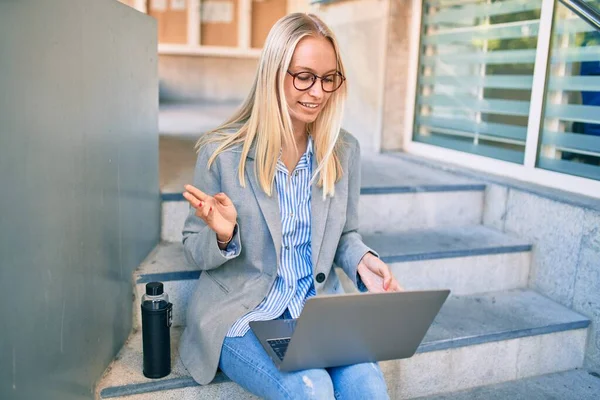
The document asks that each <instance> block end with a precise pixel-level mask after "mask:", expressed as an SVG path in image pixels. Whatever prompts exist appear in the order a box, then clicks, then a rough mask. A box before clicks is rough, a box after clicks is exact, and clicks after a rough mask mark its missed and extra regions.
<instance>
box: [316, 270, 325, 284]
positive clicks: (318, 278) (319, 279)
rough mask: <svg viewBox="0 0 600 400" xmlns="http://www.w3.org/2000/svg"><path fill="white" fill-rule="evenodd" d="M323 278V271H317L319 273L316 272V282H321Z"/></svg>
mask: <svg viewBox="0 0 600 400" xmlns="http://www.w3.org/2000/svg"><path fill="white" fill-rule="evenodd" d="M324 280H325V274H324V273H322V272H319V273H318V274H317V282H319V283H323V281H324Z"/></svg>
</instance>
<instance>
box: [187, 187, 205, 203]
mask: <svg viewBox="0 0 600 400" xmlns="http://www.w3.org/2000/svg"><path fill="white" fill-rule="evenodd" d="M185 190H187V191H188V192H189V193H190V194H191V195H192V196H194V197H195V198H196V199H198V200H200V201H206V200H208V199H209V198H210V196H209V195H207V194H206V193H204V192H203V191H202V190H200V189H198V188H196V187H194V186H192V185H185ZM184 195H185V193H184ZM186 198H187V197H186Z"/></svg>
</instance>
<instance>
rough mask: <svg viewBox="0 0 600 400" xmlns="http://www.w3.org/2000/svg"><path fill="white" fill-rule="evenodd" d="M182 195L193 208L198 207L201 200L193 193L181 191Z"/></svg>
mask: <svg viewBox="0 0 600 400" xmlns="http://www.w3.org/2000/svg"><path fill="white" fill-rule="evenodd" d="M183 197H184V198H185V199H186V200H187V201H188V203H190V205H191V206H192V207H194V208H198V207H199V206H200V205H201V204H202V202H201V201H200V200H198V199H197V198H196V197H195V196H194V195H192V194H191V193H189V192H183Z"/></svg>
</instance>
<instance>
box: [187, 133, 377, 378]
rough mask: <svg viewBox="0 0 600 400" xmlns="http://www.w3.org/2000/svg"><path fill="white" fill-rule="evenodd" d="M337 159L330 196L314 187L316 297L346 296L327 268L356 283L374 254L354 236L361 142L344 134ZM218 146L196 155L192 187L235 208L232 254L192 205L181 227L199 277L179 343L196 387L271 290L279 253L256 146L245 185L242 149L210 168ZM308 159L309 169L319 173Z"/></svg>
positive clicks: (274, 199) (272, 200)
mask: <svg viewBox="0 0 600 400" xmlns="http://www.w3.org/2000/svg"><path fill="white" fill-rule="evenodd" d="M339 140H342V141H343V142H342V143H343V151H342V152H341V157H340V161H341V164H342V168H343V170H344V174H343V177H342V179H341V180H340V181H339V182H338V183H337V184H336V186H335V196H334V197H333V198H331V197H327V200H325V201H323V199H322V196H323V191H322V189H321V188H319V187H317V185H316V183H315V184H313V186H312V200H311V212H312V216H311V222H312V229H311V231H312V239H311V242H312V243H311V244H312V263H313V277H314V279H315V280H314V283H315V289H316V291H317V295H321V294H333V293H343V289H342V287H341V285H340V281H339V279H338V277H337V275H336V273H335V269H334V268H332V265H333V263H335V264H336V265H337V266H339V267H341V268H342V269H343V270H344V271H345V272H346V274H348V276H349V277H351V279H352V280H353V282H354V284H355V285H356V284H357V282H356V269H357V265H358V263H359V261H360V259H361V258H362V257H363V255H365V254H366V253H367V252H369V251H371V249H369V248H368V247H367V246H366V245H365V244H364V243H363V242H362V239H361V237H360V235H359V234H358V233H357V228H358V200H359V194H360V149H359V145H358V141H357V140H356V139H355V138H354V137H353V136H351V135H350V134H349V133H347V132H345V131H342V132H341V133H340V139H339ZM215 148H216V145H209V146H205V147H204V148H203V149H202V150H201V151H200V153H199V154H198V161H197V163H196V170H195V176H194V186H196V187H197V188H199V189H200V190H202V191H204V192H205V193H208V194H210V195H214V194H216V193H219V192H223V193H226V194H227V195H228V196H229V198H230V199H231V200H232V201H233V203H234V204H235V207H236V209H237V211H238V227H239V229H238V231H237V233H236V235H235V236H234V238H233V240H235V241H236V242H237V245H238V246H237V247H238V251H237V253H236V254H234V255H232V256H230V257H225V256H223V253H222V252H221V251H220V250H219V248H218V246H217V242H216V236H215V233H214V232H213V231H212V230H211V229H210V228H209V227H208V226H207V225H206V224H205V223H204V222H203V221H202V220H201V219H200V218H198V217H196V216H195V215H194V213H195V210H194V209H193V208H191V207H190V214H189V216H188V217H187V219H186V221H185V225H184V228H183V245H184V251H185V256H186V258H187V260H188V261H189V262H190V263H192V264H195V265H196V266H197V267H198V268H199V269H200V270H202V274H201V276H200V278H199V279H198V282H197V284H196V287H195V289H194V292H193V294H192V296H191V298H190V301H189V304H188V310H187V325H186V327H185V330H184V332H183V336H182V339H181V343H180V354H181V359H182V361H183V363H184V365H185V366H186V367H187V369H188V371H189V372H190V374H191V375H192V377H193V378H194V380H196V381H197V382H198V383H200V384H207V383H209V382H210V381H211V380H212V379H213V378H214V376H215V373H216V371H217V368H218V365H219V357H220V354H221V346H222V344H223V340H224V338H225V336H226V334H227V332H228V331H229V328H230V327H231V326H232V325H233V324H234V323H235V321H237V320H238V319H239V318H240V317H242V316H243V315H244V314H246V313H247V312H249V311H251V310H253V309H254V308H255V307H256V306H257V305H258V304H260V302H261V301H262V300H263V299H264V298H265V296H266V295H267V294H268V292H269V290H270V288H271V286H272V285H273V282H274V281H275V278H276V277H277V268H278V264H279V260H280V258H279V254H280V251H281V241H282V238H281V218H280V214H279V204H278V196H277V195H272V196H271V197H269V196H267V195H266V194H265V193H264V192H263V191H262V189H261V188H260V186H259V184H258V180H257V179H256V176H255V174H254V154H255V153H254V151H253V150H251V151H250V153H249V154H248V159H247V163H246V172H245V173H246V187H245V188H243V187H241V185H240V183H239V181H238V177H237V170H238V169H237V166H238V164H239V161H240V156H241V148H240V149H231V150H229V151H227V152H224V153H222V154H221V155H219V157H217V159H216V161H215V163H214V164H213V165H212V166H211V168H210V170H207V162H208V158H209V156H210V154H212V152H213V151H214V149H215ZM315 159H316V157H313V170H316V165H315V161H314V160H315Z"/></svg>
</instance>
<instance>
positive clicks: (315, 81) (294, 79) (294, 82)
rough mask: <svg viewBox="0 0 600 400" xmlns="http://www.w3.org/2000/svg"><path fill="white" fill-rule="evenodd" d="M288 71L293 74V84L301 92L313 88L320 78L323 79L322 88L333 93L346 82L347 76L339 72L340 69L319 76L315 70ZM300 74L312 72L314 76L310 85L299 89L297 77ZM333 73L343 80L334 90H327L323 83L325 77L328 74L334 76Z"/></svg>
mask: <svg viewBox="0 0 600 400" xmlns="http://www.w3.org/2000/svg"><path fill="white" fill-rule="evenodd" d="M287 73H288V74H290V75H291V76H292V78H293V79H292V84H293V85H294V88H296V90H299V91H300V92H306V91H307V90H310V88H312V87H313V86H315V83H317V78H319V79H320V80H321V89H323V91H324V92H325V93H333V92H335V91H336V90H338V89H339V88H341V87H342V85H343V84H344V81H345V80H346V77H345V76H344V75H342V73H341V72H339V71H336V72H334V73H332V74H327V75H325V76H319V75H317V74H315V73H313V72H310V71H300V72H296V73H293V72H291V71H290V70H287ZM300 74H311V75H312V76H313V82H312V83H311V84H310V86H309V87H307V88H305V89H299V88H298V86H296V77H297V76H298V75H300ZM332 75H337V76H339V77H340V78H342V81H341V82H340V85H339V86H338V87H336V88H335V89H333V90H326V89H325V86H324V85H323V79H325V78H327V77H328V76H332Z"/></svg>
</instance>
